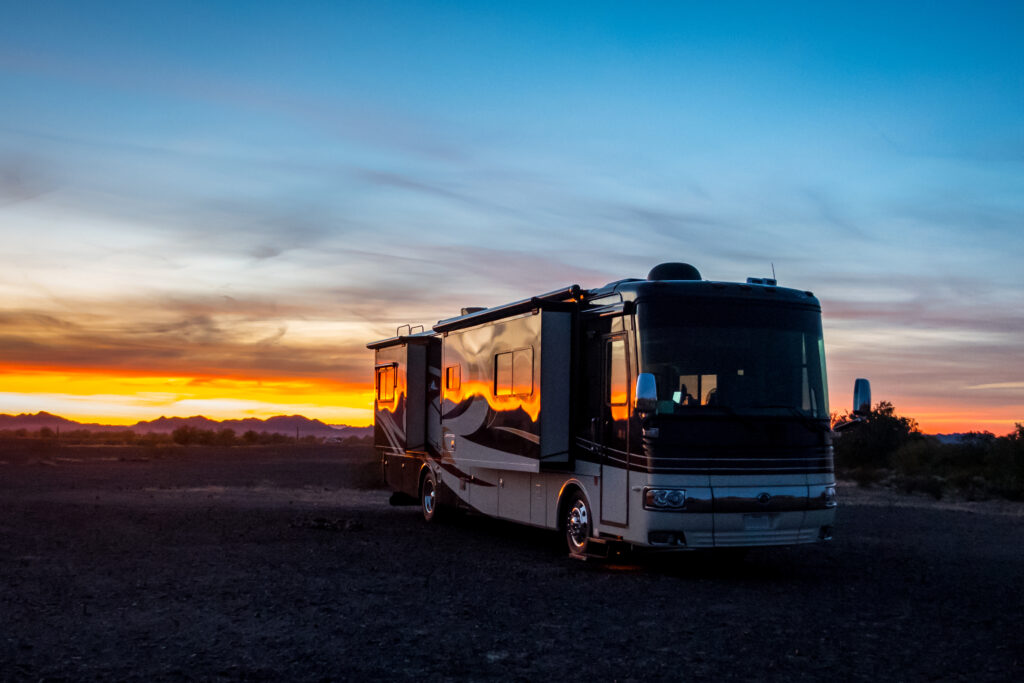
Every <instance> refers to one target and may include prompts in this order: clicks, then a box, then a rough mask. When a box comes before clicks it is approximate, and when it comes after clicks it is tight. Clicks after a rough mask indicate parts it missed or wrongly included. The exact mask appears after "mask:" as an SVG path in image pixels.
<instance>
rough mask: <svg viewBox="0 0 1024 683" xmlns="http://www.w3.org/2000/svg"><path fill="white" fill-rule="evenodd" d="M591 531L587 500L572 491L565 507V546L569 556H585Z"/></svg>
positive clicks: (592, 529)
mask: <svg viewBox="0 0 1024 683" xmlns="http://www.w3.org/2000/svg"><path fill="white" fill-rule="evenodd" d="M593 531H594V527H593V524H592V523H591V521H590V507H589V506H588V505H587V499H586V498H585V497H584V496H583V493H581V492H580V491H574V492H573V493H572V495H571V496H569V502H568V503H567V504H566V506H565V544H566V546H568V548H569V554H571V555H586V554H587V546H588V545H589V544H590V536H591V534H592V533H593Z"/></svg>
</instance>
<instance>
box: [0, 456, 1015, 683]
mask: <svg viewBox="0 0 1024 683" xmlns="http://www.w3.org/2000/svg"><path fill="white" fill-rule="evenodd" d="M840 494H841V508H840V512H839V522H838V525H837V529H836V537H835V540H834V541H833V542H831V543H829V544H824V545H815V546H804V547H792V548H772V549H763V550H756V551H752V552H751V553H750V554H749V555H747V557H746V558H745V559H742V560H736V559H735V558H724V559H723V558H718V557H714V556H710V555H705V554H700V553H686V554H681V555H672V556H666V555H648V554H633V555H630V556H627V557H623V558H617V559H616V560H614V561H610V562H580V561H576V560H571V559H569V558H568V557H566V556H565V554H564V552H563V551H562V549H561V546H560V544H559V539H557V538H556V537H554V536H553V535H552V534H551V533H548V532H543V531H539V530H535V529H530V528H526V527H519V526H516V525H512V524H507V523H504V522H499V521H495V520H490V519H486V518H483V517H479V516H473V515H458V516H454V517H452V518H450V519H449V520H447V521H445V522H443V523H440V524H433V525H426V524H425V523H423V521H422V520H421V519H420V517H419V512H418V510H417V509H416V508H414V507H393V506H391V505H389V504H388V497H389V496H388V492H387V491H386V490H384V489H382V488H380V484H379V481H378V479H377V468H376V465H375V463H374V462H373V459H372V453H371V452H370V450H369V449H366V448H351V447H350V448H344V447H328V446H294V447H285V448H281V447H275V448H258V447H251V448H225V449H217V448H204V447H190V448H164V449H154V450H145V449H140V448H118V447H56V446H54V445H52V444H50V445H47V444H41V443H33V442H29V441H17V442H16V441H11V442H6V443H0V678H2V679H4V680H32V681H39V680H93V679H104V680H108V679H119V680H151V679H159V680H188V679H202V680H282V679H287V680H318V681H319V680H350V679H353V680H354V679H364V678H368V677H374V678H381V679H388V680H392V679H398V680H408V679H419V678H424V677H427V676H429V677H431V678H432V679H434V680H478V679H493V678H499V679H512V680H547V679H553V678H564V679H567V680H587V679H597V680H620V681H623V680H690V679H692V680H699V679H712V678H714V679H724V680H760V679H768V680H790V679H811V678H814V679H831V680H871V681H877V680H908V681H917V680H972V681H977V680H1007V681H1009V680H1021V679H1022V677H1024V644H1022V640H1021V638H1022V634H1024V616H1022V613H1024V506H1022V505H1020V504H1015V503H999V502H974V503H957V502H955V501H954V502H948V501H945V502H943V501H939V502H936V501H933V500H930V499H927V498H916V497H909V496H905V495H898V494H894V493H889V492H887V491H879V490H863V489H858V488H857V487H856V486H853V485H844V486H842V487H841V490H840Z"/></svg>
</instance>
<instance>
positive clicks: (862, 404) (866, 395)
mask: <svg viewBox="0 0 1024 683" xmlns="http://www.w3.org/2000/svg"><path fill="white" fill-rule="evenodd" d="M870 412H871V382H869V381H867V380H866V379H864V378H863V377H861V378H860V379H858V380H857V381H856V382H854V383H853V414H854V415H867V414H868V413H870Z"/></svg>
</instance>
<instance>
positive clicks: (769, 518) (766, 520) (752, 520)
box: [743, 515, 776, 531]
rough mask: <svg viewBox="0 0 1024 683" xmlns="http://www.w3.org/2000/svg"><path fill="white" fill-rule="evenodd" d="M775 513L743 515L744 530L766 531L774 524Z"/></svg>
mask: <svg viewBox="0 0 1024 683" xmlns="http://www.w3.org/2000/svg"><path fill="white" fill-rule="evenodd" d="M775 517H776V516H775V515H743V529H744V530H745V531H768V530H769V529H771V528H772V527H774V526H775Z"/></svg>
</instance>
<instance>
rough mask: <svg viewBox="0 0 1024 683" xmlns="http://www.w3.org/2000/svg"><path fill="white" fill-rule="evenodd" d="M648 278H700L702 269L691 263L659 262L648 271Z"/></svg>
mask: <svg viewBox="0 0 1024 683" xmlns="http://www.w3.org/2000/svg"><path fill="white" fill-rule="evenodd" d="M647 279H648V280H700V279H702V278H701V276H700V271H699V270H697V269H696V268H694V267H693V266H691V265H690V264H689V263H659V264H658V265H656V266H654V267H653V268H651V272H649V273H647Z"/></svg>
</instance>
